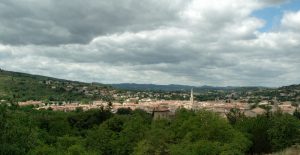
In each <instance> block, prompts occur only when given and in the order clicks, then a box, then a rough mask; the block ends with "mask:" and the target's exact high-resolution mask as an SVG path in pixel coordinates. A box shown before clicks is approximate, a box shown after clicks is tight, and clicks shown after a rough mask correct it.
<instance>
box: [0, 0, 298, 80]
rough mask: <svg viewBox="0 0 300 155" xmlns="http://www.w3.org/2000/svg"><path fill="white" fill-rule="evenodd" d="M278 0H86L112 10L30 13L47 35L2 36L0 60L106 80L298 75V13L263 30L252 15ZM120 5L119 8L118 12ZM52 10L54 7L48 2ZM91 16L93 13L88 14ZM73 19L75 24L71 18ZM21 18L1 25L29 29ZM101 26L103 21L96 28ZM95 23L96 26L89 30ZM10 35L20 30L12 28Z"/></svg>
mask: <svg viewBox="0 0 300 155" xmlns="http://www.w3.org/2000/svg"><path fill="white" fill-rule="evenodd" d="M0 2H1V1H0ZM172 2H173V1H172ZM279 2H280V3H282V2H284V1H278V0H276V1H271V0H268V1H253V0H222V1H217V0H210V1H206V0H189V1H181V0H177V1H176V3H175V4H174V5H171V6H169V4H170V3H171V2H170V1H163V2H161V1H155V0H152V1H149V2H147V3H146V4H147V5H145V6H144V5H142V3H139V4H134V5H133V4H131V3H130V1H124V2H121V3H120V4H116V2H115V1H111V2H109V3H104V2H98V1H97V2H96V1H91V2H89V3H88V6H89V7H92V8H91V9H92V10H93V9H99V8H106V7H107V8H106V9H107V11H108V12H106V13H107V15H106V16H105V15H101V16H98V15H97V11H95V10H94V11H95V12H93V11H90V12H88V13H87V14H84V18H83V19H84V20H83V21H81V23H77V22H74V21H77V20H76V19H67V21H65V22H64V21H61V20H62V19H60V18H58V17H57V16H56V15H55V16H47V17H49V18H47V20H46V21H44V22H41V20H40V18H38V17H32V16H30V17H31V18H30V19H29V20H30V22H29V23H31V24H33V23H34V24H33V27H29V28H28V29H32V31H31V30H30V31H26V33H24V34H27V32H33V33H36V32H38V36H39V35H41V36H40V37H36V35H33V37H32V38H29V41H32V42H31V43H30V42H29V44H28V45H22V44H21V45H15V42H14V43H11V44H7V45H3V44H4V43H7V40H6V41H4V43H3V44H2V45H1V44H0V60H1V61H0V66H2V67H3V68H6V69H10V70H16V71H24V72H30V73H35V74H43V75H48V76H56V77H60V78H67V79H73V80H82V81H89V82H90V81H98V82H104V83H118V82H137V83H158V84H168V83H177V84H193V85H221V86H226V85H264V86H279V85H286V84H292V83H299V81H297V80H298V79H299V77H300V74H299V73H300V64H299V62H300V53H299V49H300V31H299V29H298V28H299V27H300V25H299V20H298V19H300V18H299V15H300V13H299V12H288V13H286V14H285V15H284V16H283V18H282V20H281V25H280V28H279V29H278V30H276V31H271V32H263V33H262V32H259V31H258V29H259V28H261V27H262V26H263V25H264V24H265V23H264V21H262V20H261V19H258V18H255V17H253V16H251V13H252V12H253V11H255V10H257V9H262V8H264V7H267V6H270V5H275V4H278V3H279ZM61 3H63V2H61ZM73 3H74V4H63V6H65V7H70V9H71V10H73V11H74V9H75V8H77V7H78V6H79V5H81V3H79V1H74V2H73ZM132 3H133V2H132ZM93 4H94V5H95V6H94V5H93ZM15 5H16V4H15ZM40 5H42V6H43V7H44V9H46V10H47V9H52V7H48V6H49V5H50V6H52V5H54V4H53V3H50V1H49V4H45V3H41V4H40ZM18 6H19V5H18ZM89 7H87V8H89ZM136 7H142V8H143V9H146V12H147V13H146V14H138V13H141V10H140V8H136ZM17 8H19V9H20V8H23V9H24V6H23V4H20V6H19V7H17ZM87 8H83V10H85V9H87ZM116 8H118V9H121V11H119V12H118V9H117V10H116ZM164 8H167V9H166V10H164ZM127 9H132V10H130V12H131V14H130V15H129V16H130V17H127V16H126V18H125V19H124V20H125V21H122V23H119V22H118V21H114V20H118V19H119V18H121V17H125V15H120V13H124V10H127ZM156 9H158V10H156ZM20 10H22V9H20ZM25 10H27V11H28V10H29V12H34V14H35V15H37V14H38V13H40V11H39V10H30V9H29V8H26V9H25ZM65 10H66V9H64V10H63V9H58V12H59V14H62V13H63V12H64V11H65ZM10 11H11V10H8V12H10ZM114 11H115V12H114ZM127 11H128V10H127ZM125 12H126V11H125ZM48 13H49V12H48ZM50 13H53V12H52V11H51V10H50ZM64 13H66V12H64ZM81 13H82V12H81V11H80V10H79V11H78V12H76V11H75V12H74V13H70V14H68V13H66V15H63V16H64V17H65V16H67V17H68V18H76V17H75V16H74V17H73V15H80V14H81ZM115 13H116V14H115ZM152 13H154V14H153V15H152ZM165 13H166V14H165ZM87 15H88V16H87ZM89 16H91V17H90V18H91V20H89V19H86V18H88V17H89ZM96 16H97V17H96ZM40 17H46V16H45V15H41V16H40ZM54 17H55V19H52V18H54ZM101 17H103V18H104V17H105V20H103V21H94V20H96V19H98V18H99V19H101ZM114 17H116V18H114ZM2 18H3V17H2ZM35 20H37V21H35ZM65 20H66V19H65ZM39 22H41V23H39ZM68 22H70V23H68ZM86 22H91V23H86ZM8 23H9V22H8ZM51 23H52V24H51ZM71 23H72V24H75V25H73V26H70V25H69V26H66V25H68V24H71ZM76 24H78V25H76ZM15 26H16V25H14V26H12V27H8V26H7V25H5V24H1V23H0V31H1V30H3V31H4V30H5V29H10V30H12V32H13V30H14V29H15V30H18V31H21V30H23V29H18V28H16V27H15ZM90 26H92V27H90ZM98 26H99V27H100V28H99V29H98V28H96V27H98ZM103 26H106V27H103ZM1 27H2V28H1ZM37 27H38V28H37ZM39 27H43V28H41V29H40V28H39ZM36 28H37V30H36V31H35V29H36ZM28 29H26V30H28ZM73 30H75V31H77V30H78V32H79V30H83V31H84V32H83V33H80V34H83V35H87V36H89V37H87V36H84V40H85V41H83V42H78V43H77V41H75V40H76V39H78V38H77V35H78V34H79V33H74V32H75V31H73ZM89 30H91V32H87V31H89ZM98 30H99V31H98ZM18 31H16V32H18ZM100 31H101V33H100ZM102 31H103V33H102ZM90 33H93V35H89V34H90ZM6 35H8V36H9V37H11V38H13V37H15V36H11V34H8V33H6ZM49 35H51V36H50V37H48V36H49ZM91 36H92V37H91ZM43 39H44V40H43ZM51 39H52V40H53V39H54V42H53V43H54V44H52V43H50V44H47V43H46V42H47V41H49V40H51ZM0 40H1V39H0ZM35 40H38V41H39V40H41V42H36V41H35ZM43 42H44V43H46V44H44V43H43Z"/></svg>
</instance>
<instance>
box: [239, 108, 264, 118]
mask: <svg viewBox="0 0 300 155" xmlns="http://www.w3.org/2000/svg"><path fill="white" fill-rule="evenodd" d="M264 113H266V110H265V109H263V108H260V107H256V108H254V109H252V110H246V111H245V112H244V114H245V116H247V117H256V116H257V115H262V114H264Z"/></svg>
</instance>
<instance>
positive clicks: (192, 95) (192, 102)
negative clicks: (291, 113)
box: [190, 88, 194, 105]
mask: <svg viewBox="0 0 300 155" xmlns="http://www.w3.org/2000/svg"><path fill="white" fill-rule="evenodd" d="M190 102H191V105H194V90H193V88H192V89H191V98H190Z"/></svg>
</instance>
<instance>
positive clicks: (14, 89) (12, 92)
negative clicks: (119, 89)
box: [0, 70, 113, 102]
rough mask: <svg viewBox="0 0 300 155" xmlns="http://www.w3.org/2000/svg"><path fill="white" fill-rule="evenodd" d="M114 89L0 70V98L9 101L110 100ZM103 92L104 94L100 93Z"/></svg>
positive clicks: (100, 85)
mask: <svg viewBox="0 0 300 155" xmlns="http://www.w3.org/2000/svg"><path fill="white" fill-rule="evenodd" d="M112 90H113V89H112V88H111V87H109V86H106V85H102V84H89V83H83V82H76V81H68V80H62V79H56V78H51V77H45V76H39V75H31V74H25V73H19V72H10V71H4V70H0V98H3V99H5V100H9V101H27V100H43V101H69V102H71V101H80V100H84V99H86V100H95V99H108V98H109V97H110V93H109V91H112ZM100 92H102V93H100Z"/></svg>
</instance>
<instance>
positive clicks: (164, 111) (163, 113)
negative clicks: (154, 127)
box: [152, 107, 171, 120]
mask: <svg viewBox="0 0 300 155" xmlns="http://www.w3.org/2000/svg"><path fill="white" fill-rule="evenodd" d="M152 116H153V119H154V120H158V119H169V118H170V116H171V111H170V110H169V109H168V108H165V107H155V108H154V109H153V111H152Z"/></svg>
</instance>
